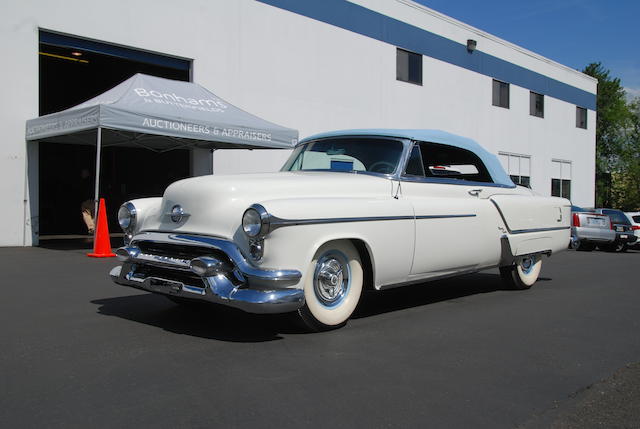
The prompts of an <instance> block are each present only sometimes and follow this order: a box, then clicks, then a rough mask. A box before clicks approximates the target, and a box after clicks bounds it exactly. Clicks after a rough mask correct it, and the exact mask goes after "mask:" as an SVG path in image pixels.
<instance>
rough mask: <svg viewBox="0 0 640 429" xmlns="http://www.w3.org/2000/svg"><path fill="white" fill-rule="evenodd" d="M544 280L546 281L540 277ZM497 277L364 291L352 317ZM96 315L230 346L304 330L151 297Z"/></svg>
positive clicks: (444, 297) (468, 291) (495, 281)
mask: <svg viewBox="0 0 640 429" xmlns="http://www.w3.org/2000/svg"><path fill="white" fill-rule="evenodd" d="M540 280H548V279H542V278H541V279H540ZM503 289H504V288H503V284H502V281H501V279H500V276H499V275H498V274H491V273H476V274H470V275H465V276H460V277H456V278H451V279H446V280H437V281H433V282H430V283H421V284H417V285H413V286H405V287H400V288H397V289H391V290H387V291H380V292H376V291H366V292H365V293H364V294H363V296H362V298H361V301H360V304H359V305H358V308H357V309H356V311H355V313H354V315H353V316H352V318H353V319H361V318H366V317H371V316H375V315H379V314H384V313H389V312H393V311H399V310H405V309H408V308H413V307H420V306H424V305H428V304H433V303H437V302H441V301H452V300H455V301H459V300H461V299H463V298H464V297H467V296H472V295H477V294H481V293H489V292H495V291H499V290H503ZM92 303H93V304H96V305H99V308H98V313H100V314H104V315H107V316H116V317H120V318H123V319H127V320H131V321H134V322H138V323H143V324H146V325H151V326H156V327H159V328H162V329H165V330H167V331H170V332H174V333H177V334H182V335H192V336H196V337H202V338H209V339H216V340H221V341H230V342H263V341H273V340H279V339H282V336H281V335H280V334H302V333H306V332H307V331H306V330H305V329H304V327H303V326H302V325H300V324H299V323H298V320H297V318H296V317H295V316H296V315H295V314H275V315H261V314H250V313H245V312H243V311H240V310H236V309H234V308H230V307H226V306H223V305H215V304H207V303H193V304H192V305H178V304H174V303H173V302H171V301H169V300H168V299H166V298H164V297H162V296H159V295H154V294H143V295H130V296H123V297H118V298H106V299H99V300H94V301H92Z"/></svg>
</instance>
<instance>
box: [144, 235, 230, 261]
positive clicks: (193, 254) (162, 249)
mask: <svg viewBox="0 0 640 429" xmlns="http://www.w3.org/2000/svg"><path fill="white" fill-rule="evenodd" d="M132 245H134V246H136V247H138V248H139V249H140V251H141V252H142V253H146V254H148V255H157V256H165V257H169V258H178V259H187V260H191V259H193V258H198V257H200V256H213V257H214V258H217V259H220V260H222V261H226V262H228V263H229V264H231V260H230V259H229V257H228V256H227V255H226V254H225V253H224V252H223V251H221V250H217V249H212V248H211V247H206V246H188V245H183V244H173V243H161V242H157V241H144V240H143V241H136V242H134V243H132ZM231 265H233V264H231Z"/></svg>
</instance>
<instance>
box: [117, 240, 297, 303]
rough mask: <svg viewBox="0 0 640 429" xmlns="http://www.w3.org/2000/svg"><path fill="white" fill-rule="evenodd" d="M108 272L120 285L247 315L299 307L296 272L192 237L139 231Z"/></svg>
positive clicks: (225, 243) (224, 244) (225, 244)
mask: <svg viewBox="0 0 640 429" xmlns="http://www.w3.org/2000/svg"><path fill="white" fill-rule="evenodd" d="M116 255H117V256H118V259H119V260H121V261H122V262H123V264H122V266H118V267H115V268H114V269H113V270H111V272H110V276H111V279H112V280H113V281H114V282H116V283H118V284H120V285H124V286H131V287H134V288H137V289H142V290H146V291H149V292H154V293H160V294H164V295H170V296H179V297H183V298H190V299H195V300H202V301H209V302H214V303H218V304H224V305H228V306H231V307H236V308H239V309H241V310H244V311H247V312H250V313H286V312H289V311H295V310H297V309H298V308H300V307H301V306H302V305H303V304H304V291H303V290H301V289H298V288H296V287H294V286H296V285H297V284H298V283H299V282H300V278H301V276H302V275H301V273H300V272H299V271H297V270H264V269H260V268H257V267H255V266H254V265H252V264H251V263H250V262H248V261H247V259H246V258H245V257H244V255H243V254H242V252H240V249H239V248H238V247H237V246H236V245H235V244H234V243H232V242H230V241H228V240H224V239H220V238H213V237H207V236H200V235H193V234H171V233H160V232H145V233H141V234H137V235H135V236H134V237H133V238H132V239H131V242H130V243H129V245H128V246H125V247H121V248H119V249H118V250H117V251H116Z"/></svg>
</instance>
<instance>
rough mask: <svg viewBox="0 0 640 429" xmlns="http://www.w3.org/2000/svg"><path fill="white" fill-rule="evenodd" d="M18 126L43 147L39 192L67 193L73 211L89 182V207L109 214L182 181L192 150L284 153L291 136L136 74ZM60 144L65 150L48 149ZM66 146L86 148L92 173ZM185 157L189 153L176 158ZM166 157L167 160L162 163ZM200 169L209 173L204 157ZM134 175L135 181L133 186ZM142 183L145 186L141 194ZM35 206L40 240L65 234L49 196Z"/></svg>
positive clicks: (199, 94) (181, 86) (194, 88)
mask: <svg viewBox="0 0 640 429" xmlns="http://www.w3.org/2000/svg"><path fill="white" fill-rule="evenodd" d="M26 125H27V126H26V139H27V141H36V142H39V144H40V145H41V146H43V150H42V156H41V157H40V159H41V163H46V164H47V165H48V168H46V169H45V167H41V168H40V171H41V172H42V173H45V174H44V176H45V177H44V179H43V180H45V181H47V182H46V185H45V183H43V181H42V180H41V182H40V183H41V185H42V189H45V188H47V186H49V185H51V186H49V188H47V189H49V191H48V195H54V196H56V197H57V198H60V199H62V198H63V197H62V194H63V193H65V192H69V193H73V195H74V197H73V199H74V201H76V203H75V204H74V203H73V202H66V203H65V205H66V206H67V205H70V206H71V207H72V210H73V208H74V207H76V210H79V206H78V203H79V204H83V202H84V203H87V201H86V200H84V198H85V197H86V195H87V194H88V193H89V192H90V190H89V184H90V182H91V179H93V180H94V192H93V197H94V205H95V206H97V202H98V198H99V197H107V196H110V197H111V198H112V199H113V201H108V202H107V206H108V207H110V208H111V211H112V213H113V210H114V209H117V207H118V205H119V203H120V202H122V201H124V200H127V199H131V198H134V197H136V196H154V195H160V194H161V192H162V191H161V190H163V189H164V188H165V187H166V185H167V184H169V183H171V182H172V181H175V180H176V179H179V178H181V177H185V172H186V171H187V170H186V169H184V168H182V167H181V166H184V165H185V164H183V163H182V161H181V160H186V161H187V162H188V160H189V159H190V158H191V160H192V164H193V163H194V162H193V161H195V160H196V158H195V157H193V156H191V155H192V154H193V153H194V152H195V151H203V150H204V151H205V153H207V154H208V153H209V151H208V150H214V149H219V148H225V149H291V148H293V147H294V146H295V145H296V143H297V139H298V132H297V130H293V129H290V128H286V127H283V126H280V125H277V124H274V123H272V122H269V121H266V120H265V119H262V118H260V117H257V116H254V115H252V114H250V113H248V112H246V111H244V110H242V109H239V108H238V107H235V106H233V105H232V104H231V103H229V102H227V101H225V100H223V99H221V98H219V97H217V96H216V95H215V94H213V93H212V92H210V91H209V90H207V89H206V88H204V87H202V86H200V85H197V84H194V83H189V82H185V81H180V80H175V79H165V78H160V77H156V76H150V75H145V74H141V73H138V74H135V75H134V76H132V77H130V78H129V79H127V80H125V81H124V82H122V83H120V84H118V85H116V86H115V87H113V88H111V89H109V90H108V91H106V92H104V93H102V94H99V95H97V96H95V97H94V98H92V99H89V100H87V101H85V102H83V103H80V104H78V105H75V106H73V107H70V108H68V109H66V110H62V111H59V112H54V113H50V114H46V115H43V116H40V117H38V118H35V119H31V120H29V121H27V124H26ZM60 144H63V145H66V146H67V147H66V148H65V147H63V146H60V147H58V146H56V145H60ZM44 145H51V146H50V147H46V146H44ZM69 145H78V146H88V147H90V148H92V149H93V152H94V154H95V155H94V156H95V162H94V165H95V168H94V169H93V170H92V171H89V172H87V171H86V168H85V166H86V165H87V159H88V156H85V155H86V154H84V149H78V150H77V151H73V148H71V149H70V148H69ZM134 149H135V150H141V149H146V150H147V151H148V152H147V153H142V152H134V151H133V150H134ZM185 150H189V151H191V153H189V154H188V155H184V153H185ZM69 151H71V152H72V155H69V154H68V152H69ZM65 152H66V153H67V154H65ZM168 152H171V153H172V154H171V156H170V157H169V158H165V155H166V154H167V153H168ZM87 153H88V152H87ZM152 153H153V155H152ZM136 154H137V155H136ZM180 154H183V155H180ZM132 159H133V161H132ZM136 160H137V161H136ZM56 162H58V163H59V164H60V166H61V167H62V168H66V169H68V170H73V171H70V172H65V173H64V174H65V175H66V180H67V182H66V183H67V184H66V185H65V184H63V183H62V182H61V181H60V178H59V177H58V176H56V175H55V171H57V170H59V169H58V168H56V165H55V164H56ZM107 162H109V164H108V165H107V164H106V163H107ZM208 163H209V168H211V159H210V158H209V159H208ZM176 164H178V165H176ZM71 167H73V168H71ZM127 169H130V170H131V171H126V170H127ZM105 171H106V172H105ZM128 173H132V174H128ZM136 174H138V175H139V176H140V175H141V176H142V177H141V178H138V179H136V178H135V177H134V176H135V175H136ZM91 176H93V177H92V178H91ZM150 177H151V178H150ZM48 179H51V183H50V182H49V181H48ZM55 183H57V185H56V184H55ZM145 183H146V184H147V185H146V187H142V186H141V184H145ZM153 187H157V188H158V190H156V189H152V188H153ZM134 189H135V190H136V191H135V192H134V191H133V190H134ZM76 195H77V196H76ZM40 200H41V202H42V203H43V207H42V208H41V210H40V216H41V219H40V224H41V225H42V228H41V231H42V233H46V232H50V233H56V232H58V231H59V232H62V231H63V229H64V230H68V228H69V225H63V221H62V220H60V219H61V218H62V216H60V217H58V216H56V215H53V214H52V213H51V212H50V210H53V209H55V208H57V207H58V202H57V200H56V199H55V198H52V197H50V196H47V197H42V198H41V199H40ZM32 201H33V199H32ZM65 201H70V200H69V199H65ZM89 203H90V202H89ZM114 203H115V204H114ZM45 209H46V212H45ZM76 213H78V215H77V216H72V218H73V217H75V218H78V217H80V219H82V217H81V215H80V212H79V211H78V212H76ZM111 217H112V218H114V216H113V214H112V216H111ZM80 225H82V224H80Z"/></svg>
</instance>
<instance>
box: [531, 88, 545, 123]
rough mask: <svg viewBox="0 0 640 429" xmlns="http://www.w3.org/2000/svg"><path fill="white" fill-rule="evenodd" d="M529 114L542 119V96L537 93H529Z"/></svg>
mask: <svg viewBox="0 0 640 429" xmlns="http://www.w3.org/2000/svg"><path fill="white" fill-rule="evenodd" d="M529 114H530V115H531V116H537V117H538V118H544V95H542V94H538V93H537V92H533V91H531V92H529Z"/></svg>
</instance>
